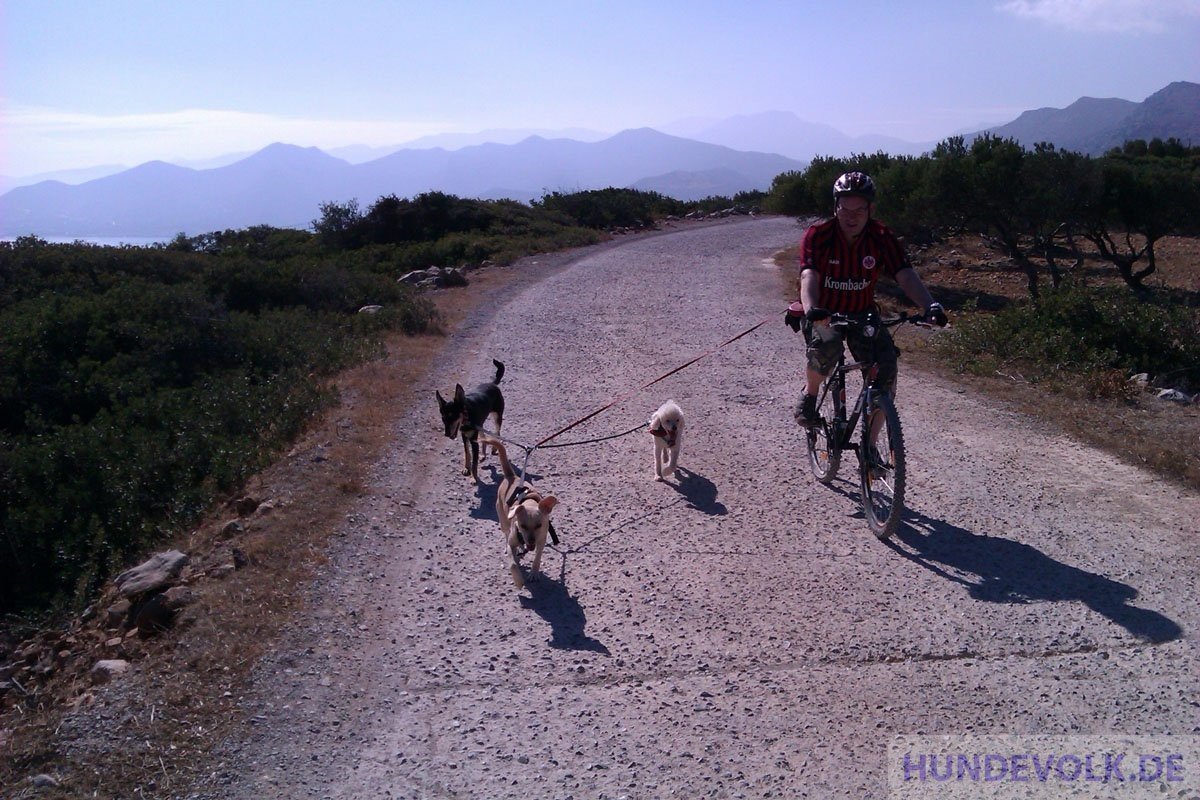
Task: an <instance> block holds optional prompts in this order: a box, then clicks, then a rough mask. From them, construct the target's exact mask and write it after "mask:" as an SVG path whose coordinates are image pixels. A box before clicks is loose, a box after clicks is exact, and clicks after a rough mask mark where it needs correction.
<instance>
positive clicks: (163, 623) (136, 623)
mask: <svg viewBox="0 0 1200 800" xmlns="http://www.w3.org/2000/svg"><path fill="white" fill-rule="evenodd" d="M130 617H131V619H132V622H133V627H135V628H137V632H138V634H139V635H141V636H151V635H153V634H156V633H161V632H162V631H165V630H166V629H167V628H169V627H171V622H172V621H173V620H174V618H175V611H174V609H172V608H171V607H170V606H169V605H168V604H167V600H166V598H165V597H164V593H163V592H159V593H157V594H152V595H150V596H149V597H147V598H145V599H144V600H142V602H140V603H138V604H137V605H136V606H134V608H133V611H131V612H130Z"/></svg>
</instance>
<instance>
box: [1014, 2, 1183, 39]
mask: <svg viewBox="0 0 1200 800" xmlns="http://www.w3.org/2000/svg"><path fill="white" fill-rule="evenodd" d="M997 8H998V9H999V10H1000V11H1003V12H1006V13H1009V14H1012V15H1013V16H1016V17H1020V18H1023V19H1033V20H1037V21H1039V22H1042V23H1045V24H1047V25H1052V26H1055V27H1059V28H1066V29H1068V30H1073V31H1080V32H1097V33H1161V32H1162V31H1165V30H1167V28H1168V27H1169V26H1170V24H1171V22H1172V21H1175V20H1178V19H1180V18H1189V17H1190V18H1200V0H1008V2H1005V3H1001V4H1000V5H999V6H997Z"/></svg>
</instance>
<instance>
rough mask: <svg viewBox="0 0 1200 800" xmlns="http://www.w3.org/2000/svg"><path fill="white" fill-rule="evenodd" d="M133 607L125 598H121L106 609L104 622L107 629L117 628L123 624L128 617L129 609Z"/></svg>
mask: <svg viewBox="0 0 1200 800" xmlns="http://www.w3.org/2000/svg"><path fill="white" fill-rule="evenodd" d="M131 605H133V604H132V603H130V602H129V601H128V600H126V599H125V598H121V599H120V600H118V601H117V602H115V603H113V604H112V605H111V606H109V607H108V611H106V612H105V618H104V619H105V622H106V623H107V627H109V628H118V627H120V626H121V625H123V624H124V623H125V620H126V618H127V617H128V616H129V608H130V606H131Z"/></svg>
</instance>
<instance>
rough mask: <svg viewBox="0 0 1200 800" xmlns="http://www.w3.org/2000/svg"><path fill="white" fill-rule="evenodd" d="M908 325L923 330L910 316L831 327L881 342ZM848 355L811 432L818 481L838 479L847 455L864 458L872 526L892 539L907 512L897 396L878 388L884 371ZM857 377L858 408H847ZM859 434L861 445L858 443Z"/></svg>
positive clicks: (833, 321) (836, 322)
mask: <svg viewBox="0 0 1200 800" xmlns="http://www.w3.org/2000/svg"><path fill="white" fill-rule="evenodd" d="M905 322H911V323H913V324H915V325H923V322H922V318H921V317H916V316H911V317H910V316H909V315H908V314H907V313H903V314H901V315H900V316H899V317H897V318H895V319H889V320H883V319H880V317H879V315H878V314H876V313H874V312H870V313H868V314H865V315H846V314H833V315H832V316H831V317H829V324H830V325H832V326H833V327H835V328H838V329H840V330H842V331H843V333H849V332H850V331H851V330H852V329H855V328H857V329H858V330H859V331H861V333H862V335H863V336H864V337H865V338H867V339H873V338H875V336H876V335H877V334H878V332H879V331H880V330H881V329H882V328H891V327H894V326H896V325H900V324H902V323H905ZM845 350H846V348H845V347H844V346H843V348H842V353H841V355H840V356H839V357H838V361H837V365H836V366H835V367H834V369H833V371H832V372H830V373H829V377H827V378H826V379H825V380H824V381H822V383H821V390H820V392H818V394H817V411H818V413H820V415H821V422H820V424H817V425H813V426H811V427H809V428H808V433H807V439H808V462H809V466H811V467H812V471H813V475H815V476H816V478H817V480H818V481H820V482H821V483H824V484H830V483H832V482H833V479H834V478H835V477H837V472H838V467H839V466H840V465H841V463H842V453H844V452H845V451H847V450H853V451H854V452H855V453H856V454H857V455H858V474H859V485H860V486H861V488H862V507H863V513H864V514H865V516H866V518H867V525H868V526H870V528H871V530H872V532H874V534H875V535H876V536H878V537H879V538H880V539H887V538H888V537H890V536H891V535H892V534H894V533H895V532H896V529H897V528H899V527H900V517H901V515H902V514H903V512H904V480H905V473H904V432H903V431H902V430H901V429H900V415H899V414H898V413H897V412H896V405H895V403H893V402H892V398H891V396H890V395H888V393H887V392H886V391H884V390H882V389H881V388H879V387H877V386H875V385H874V384H875V378H876V376H877V375H878V372H879V367H878V365H876V364H875V363H873V362H869V361H851V362H847V361H846V352H845ZM852 371H859V372H861V373H862V379H863V380H862V390H861V391H860V392H859V394H858V397H857V398H856V399H855V401H854V405H853V406H852V407H850V408H847V406H846V376H847V374H849V373H850V372H852ZM856 429H858V430H859V438H858V441H857V442H856V441H854V439H853V437H854V431H855V430H856ZM872 429H874V436H873V437H872ZM872 443H873V444H872Z"/></svg>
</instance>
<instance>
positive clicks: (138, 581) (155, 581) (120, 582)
mask: <svg viewBox="0 0 1200 800" xmlns="http://www.w3.org/2000/svg"><path fill="white" fill-rule="evenodd" d="M187 562H188V557H187V554H185V553H181V552H179V551H178V550H168V551H166V552H163V553H159V554H157V555H155V556H153V557H151V558H150V559H148V560H146V561H144V562H142V563H141V564H139V565H138V566H136V567H134V568H133V569H127V570H125V571H124V572H122V573H121V574H120V575H118V576H117V577H116V583H117V588H118V589H120V591H121V596H122V597H136V596H137V595H140V594H145V593H146V592H152V591H155V590H157V589H161V588H163V587H164V586H170V585H172V584H174V583H175V582H176V581H178V580H179V574H180V573H181V572H182V571H183V568H184V566H185V565H186V564H187Z"/></svg>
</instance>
